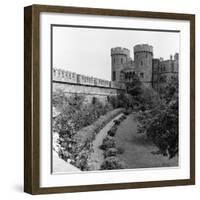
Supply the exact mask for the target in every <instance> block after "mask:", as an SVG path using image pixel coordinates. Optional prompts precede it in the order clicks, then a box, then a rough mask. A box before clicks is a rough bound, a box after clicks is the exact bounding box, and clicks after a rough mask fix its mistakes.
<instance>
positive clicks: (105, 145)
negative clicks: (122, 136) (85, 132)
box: [100, 136, 116, 150]
mask: <svg viewBox="0 0 200 200" xmlns="http://www.w3.org/2000/svg"><path fill="white" fill-rule="evenodd" d="M115 147H116V143H115V140H114V139H113V138H112V137H110V136H106V137H105V138H104V139H103V142H102V144H101V146H100V148H101V149H102V150H107V149H109V148H115Z"/></svg>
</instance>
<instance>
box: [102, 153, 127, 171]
mask: <svg viewBox="0 0 200 200" xmlns="http://www.w3.org/2000/svg"><path fill="white" fill-rule="evenodd" d="M125 168H126V165H125V163H124V162H122V161H120V160H119V159H118V158H117V157H115V156H111V157H107V158H106V159H105V160H104V161H103V163H102V165H101V170H112V169H125Z"/></svg>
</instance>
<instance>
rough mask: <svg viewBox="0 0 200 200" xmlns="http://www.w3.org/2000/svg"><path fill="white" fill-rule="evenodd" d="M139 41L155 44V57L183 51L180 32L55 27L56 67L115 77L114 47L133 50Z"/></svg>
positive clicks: (54, 51) (54, 64)
mask: <svg viewBox="0 0 200 200" xmlns="http://www.w3.org/2000/svg"><path fill="white" fill-rule="evenodd" d="M137 44H149V45H152V46H153V50H154V58H160V57H163V58H164V59H169V57H170V54H172V55H174V54H175V53H176V52H179V46H180V45H179V33H177V32H158V31H141V30H140V31H138V30H119V29H117V30H116V29H94V28H74V27H73V28H72V27H57V26H56V27H53V67H55V68H60V69H65V70H68V71H72V72H76V73H78V74H83V75H88V76H93V77H97V78H101V79H105V80H111V55H110V51H111V48H113V47H119V46H120V47H124V48H128V49H129V50H130V55H131V57H132V58H133V47H134V46H135V45H137Z"/></svg>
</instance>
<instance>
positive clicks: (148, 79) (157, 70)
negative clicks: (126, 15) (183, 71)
mask: <svg viewBox="0 0 200 200" xmlns="http://www.w3.org/2000/svg"><path fill="white" fill-rule="evenodd" d="M133 54H134V55H133V57H134V60H133V59H132V58H131V57H130V51H129V49H126V48H122V47H115V48H112V49H111V70H112V75H111V80H112V81H114V82H118V83H130V82H132V81H133V79H134V77H135V76H137V77H138V78H139V79H140V81H141V82H142V83H143V84H144V85H145V86H148V87H153V88H154V89H156V90H158V89H159V86H161V85H163V84H164V83H165V82H167V81H168V80H170V77H171V76H176V77H177V74H178V66H179V57H178V53H176V54H175V56H174V59H173V57H172V56H170V59H168V60H163V59H162V58H160V59H157V58H154V57H153V46H151V45H148V44H138V45H135V46H134V47H133Z"/></svg>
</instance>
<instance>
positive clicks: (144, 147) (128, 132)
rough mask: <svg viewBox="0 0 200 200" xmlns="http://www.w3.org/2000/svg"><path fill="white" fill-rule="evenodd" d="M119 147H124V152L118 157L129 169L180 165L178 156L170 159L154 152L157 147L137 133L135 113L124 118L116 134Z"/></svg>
mask: <svg viewBox="0 0 200 200" xmlns="http://www.w3.org/2000/svg"><path fill="white" fill-rule="evenodd" d="M114 138H115V141H116V145H117V147H123V149H124V153H123V154H118V155H117V157H118V158H119V159H120V160H122V161H124V162H125V163H126V165H127V166H128V168H129V169H133V168H151V167H169V166H178V157H175V158H173V159H170V160H169V159H168V157H164V156H162V155H160V154H153V153H152V152H156V151H157V150H158V149H157V147H156V146H155V145H154V144H152V143H151V142H149V140H148V139H147V138H146V137H145V135H142V134H138V133H137V122H136V121H135V119H134V114H131V115H129V116H128V117H127V119H126V120H124V121H123V122H122V123H121V124H120V126H119V128H118V130H117V132H116V135H115V137H114Z"/></svg>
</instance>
